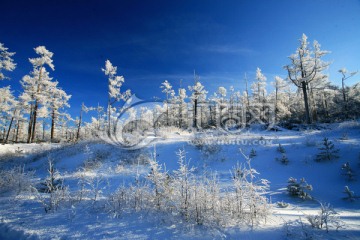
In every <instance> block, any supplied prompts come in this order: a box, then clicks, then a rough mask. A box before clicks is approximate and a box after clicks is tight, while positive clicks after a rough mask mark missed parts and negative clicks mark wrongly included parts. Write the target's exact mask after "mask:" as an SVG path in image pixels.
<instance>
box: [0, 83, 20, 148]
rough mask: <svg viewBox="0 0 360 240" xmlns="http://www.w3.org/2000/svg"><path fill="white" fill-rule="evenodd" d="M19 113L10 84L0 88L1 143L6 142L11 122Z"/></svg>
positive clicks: (17, 103) (18, 106) (17, 117)
mask: <svg viewBox="0 0 360 240" xmlns="http://www.w3.org/2000/svg"><path fill="white" fill-rule="evenodd" d="M19 114H20V105H19V102H18V101H17V100H16V98H15V97H14V95H13V92H12V91H11V88H10V86H7V87H3V88H0V116H1V120H0V124H1V125H2V126H3V133H4V134H3V143H7V141H8V138H9V134H10V130H11V127H12V126H13V122H14V120H16V119H19ZM6 128H7V130H6Z"/></svg>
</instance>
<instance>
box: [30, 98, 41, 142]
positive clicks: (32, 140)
mask: <svg viewBox="0 0 360 240" xmlns="http://www.w3.org/2000/svg"><path fill="white" fill-rule="evenodd" d="M38 107H39V104H38V102H37V100H36V101H35V106H34V113H33V121H32V131H31V132H32V134H31V142H34V140H35V135H36V118H37V110H38Z"/></svg>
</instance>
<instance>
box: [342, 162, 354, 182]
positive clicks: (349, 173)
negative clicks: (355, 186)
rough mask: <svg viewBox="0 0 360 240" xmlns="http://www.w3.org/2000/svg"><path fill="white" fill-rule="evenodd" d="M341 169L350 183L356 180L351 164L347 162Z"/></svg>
mask: <svg viewBox="0 0 360 240" xmlns="http://www.w3.org/2000/svg"><path fill="white" fill-rule="evenodd" d="M341 169H342V171H343V173H342V174H343V175H345V176H346V177H347V180H348V181H353V180H355V174H354V172H353V170H352V169H351V167H350V163H349V162H346V163H344V164H343V165H342V166H341Z"/></svg>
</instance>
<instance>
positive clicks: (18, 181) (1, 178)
mask: <svg viewBox="0 0 360 240" xmlns="http://www.w3.org/2000/svg"><path fill="white" fill-rule="evenodd" d="M33 174H34V173H33V172H25V170H24V166H17V167H14V168H13V169H10V170H2V171H0V193H4V192H15V193H17V194H19V193H20V192H22V191H28V190H30V189H31V178H32V176H33Z"/></svg>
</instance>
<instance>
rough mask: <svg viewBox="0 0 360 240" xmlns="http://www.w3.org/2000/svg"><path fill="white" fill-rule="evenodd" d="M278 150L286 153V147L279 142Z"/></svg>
mask: <svg viewBox="0 0 360 240" xmlns="http://www.w3.org/2000/svg"><path fill="white" fill-rule="evenodd" d="M277 151H278V152H279V153H286V151H285V148H284V147H283V146H282V145H281V143H279V146H278V147H277Z"/></svg>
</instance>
